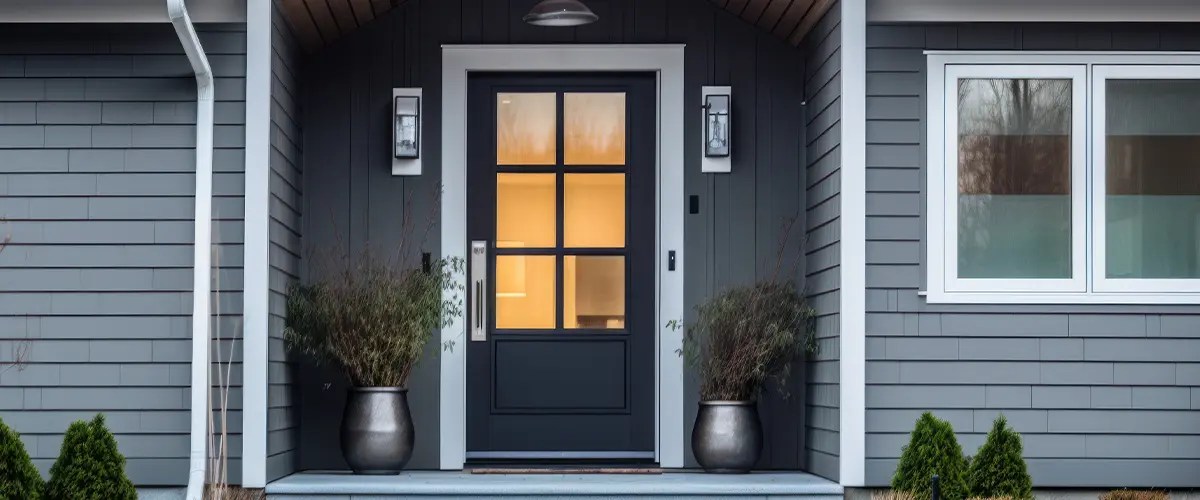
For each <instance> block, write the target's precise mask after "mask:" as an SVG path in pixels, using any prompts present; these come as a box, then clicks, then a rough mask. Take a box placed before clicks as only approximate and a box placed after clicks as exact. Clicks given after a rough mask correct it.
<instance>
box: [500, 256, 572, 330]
mask: <svg viewBox="0 0 1200 500" xmlns="http://www.w3.org/2000/svg"><path fill="white" fill-rule="evenodd" d="M554 262H555V257H554V256H553V255H497V256H496V328H520V329H542V328H554V308H555V301H554V299H555V295H554V287H555V282H556V281H557V280H556V272H555V269H554Z"/></svg>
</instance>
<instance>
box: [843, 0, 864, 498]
mask: <svg viewBox="0 0 1200 500" xmlns="http://www.w3.org/2000/svg"><path fill="white" fill-rule="evenodd" d="M867 1H868V0H841V1H840V2H838V4H839V8H841V9H842V12H841V14H842V24H841V34H842V40H841V42H842V43H841V49H840V53H841V58H842V77H841V82H842V89H841V103H842V119H841V126H842V137H841V139H842V144H841V150H842V166H841V176H842V177H841V195H840V200H841V233H842V237H841V243H840V249H841V254H840V256H839V258H840V259H841V261H840V262H841V265H840V269H841V272H842V276H841V290H840V292H839V294H840V299H841V302H840V303H839V310H838V313H839V318H840V321H841V331H840V332H839V341H840V343H841V345H840V346H839V347H840V352H839V356H838V360H839V361H838V366H839V370H840V372H839V376H840V377H841V378H839V379H838V380H839V387H838V389H839V391H840V408H839V426H838V440H839V450H840V452H839V454H838V459H839V464H838V479H839V482H840V483H841V484H842V486H866V465H867V464H866V452H867V450H866V413H867V410H866V390H867V389H866V387H867V386H866V376H867V347H866V344H867V339H866V329H867V83H866V80H867V78H866V76H867V19H866V17H867Z"/></svg>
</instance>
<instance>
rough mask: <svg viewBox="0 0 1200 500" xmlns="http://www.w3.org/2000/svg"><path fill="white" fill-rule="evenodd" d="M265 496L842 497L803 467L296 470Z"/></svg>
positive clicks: (290, 499) (375, 499)
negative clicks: (388, 472)
mask: <svg viewBox="0 0 1200 500" xmlns="http://www.w3.org/2000/svg"><path fill="white" fill-rule="evenodd" d="M267 498H268V500H276V499H277V500H359V499H362V500H366V499H368V498H369V499H370V500H384V499H399V498H418V499H425V500H432V499H448V498H459V499H476V500H482V499H484V498H486V499H489V500H499V499H505V498H542V499H546V500H548V499H550V498H554V499H570V500H589V499H597V500H599V499H604V500H613V499H622V500H632V499H636V498H653V499H656V500H667V499H688V498H704V499H705V500H724V499H728V500H735V499H736V500H746V499H754V500H765V499H772V500H782V499H804V500H842V487H841V486H840V485H838V484H837V483H834V482H832V481H829V480H826V479H823V478H820V477H817V476H814V475H811V474H806V473H803V472H761V473H752V474H743V475H716V474H703V473H699V472H665V473H663V474H528V475H522V474H471V473H470V472H420V471H414V472H405V473H403V474H400V475H398V476H355V475H352V474H349V473H339V472H327V473H319V472H304V473H299V474H293V475H291V476H288V477H285V478H283V479H280V480H278V481H275V482H273V483H271V484H269V485H267Z"/></svg>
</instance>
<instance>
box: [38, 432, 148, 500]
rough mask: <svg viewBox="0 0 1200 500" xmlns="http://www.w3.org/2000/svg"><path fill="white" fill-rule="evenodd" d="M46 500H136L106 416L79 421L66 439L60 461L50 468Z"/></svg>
mask: <svg viewBox="0 0 1200 500" xmlns="http://www.w3.org/2000/svg"><path fill="white" fill-rule="evenodd" d="M46 498H47V500H137V490H135V489H134V488H133V482H131V481H130V480H129V478H128V477H126V476H125V456H124V455H121V452H120V451H118V450H117V440H116V438H113V435H112V433H111V432H109V431H108V428H107V427H105V425H104V415H102V414H97V415H96V418H93V419H92V421H91V422H84V421H82V420H77V421H75V422H74V423H72V424H71V427H69V428H68V429H67V434H66V436H64V437H63V444H62V450H61V451H60V452H59V455H58V460H56V461H55V462H54V465H53V466H51V467H50V482H49V483H47V485H46Z"/></svg>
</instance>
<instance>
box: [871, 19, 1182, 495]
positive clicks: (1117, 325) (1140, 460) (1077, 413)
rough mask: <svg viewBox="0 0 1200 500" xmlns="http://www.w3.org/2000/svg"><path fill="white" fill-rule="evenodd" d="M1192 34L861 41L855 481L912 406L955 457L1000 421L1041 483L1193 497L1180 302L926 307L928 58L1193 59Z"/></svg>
mask: <svg viewBox="0 0 1200 500" xmlns="http://www.w3.org/2000/svg"><path fill="white" fill-rule="evenodd" d="M1196 33H1197V27H1196V26H1194V25H1191V26H1189V25H1172V26H1162V25H1144V24H1143V25H1124V26H1121V25H1071V24H1045V25H1014V24H983V25H873V26H870V27H869V28H868V30H867V43H868V49H867V82H866V83H867V93H868V96H867V143H868V144H867V191H868V192H867V318H866V319H867V335H868V337H867V359H868V362H867V394H866V397H867V399H866V403H867V408H868V410H867V415H866V418H867V420H866V425H867V441H866V446H867V482H868V484H870V485H885V484H887V483H888V481H889V479H890V477H891V475H892V473H893V472H894V470H895V467H896V459H897V457H899V455H900V448H901V446H903V445H904V444H905V442H906V441H907V439H908V432H910V431H911V430H912V425H913V422H914V421H915V420H916V418H917V416H918V415H919V414H920V412H921V411H923V410H927V409H928V410H933V411H934V412H935V413H936V414H938V415H939V416H941V417H942V418H946V419H948V420H949V421H950V422H951V423H952V424H953V425H954V428H955V430H956V431H958V433H959V439H960V441H961V442H962V444H963V449H964V451H965V452H967V453H968V454H974V453H975V452H976V450H977V449H978V447H979V446H980V445H981V444H982V442H983V440H984V437H985V434H986V433H987V431H988V430H989V428H990V426H991V423H992V420H993V419H994V418H995V417H996V416H997V415H999V414H1000V413H1001V412H1003V413H1004V414H1005V415H1006V416H1007V417H1008V418H1009V421H1010V422H1011V423H1012V425H1013V426H1014V427H1015V428H1016V430H1018V431H1020V432H1022V433H1023V435H1024V444H1025V456H1026V458H1027V460H1028V463H1029V468H1030V472H1031V473H1032V474H1033V478H1034V484H1035V485H1037V486H1042V487H1054V486H1063V487H1068V486H1080V487H1088V486H1091V487H1108V486H1113V487H1116V486H1128V487H1150V486H1154V487H1195V486H1200V475H1198V474H1197V473H1196V471H1197V470H1200V418H1198V417H1197V412H1196V411H1194V410H1197V409H1200V388H1198V387H1200V316H1197V313H1200V310H1198V309H1197V308H1195V307H1187V306H1178V307H1170V306H1146V307H1131V306H1018V305H929V304H926V303H925V300H924V299H923V298H921V297H919V296H918V295H917V293H918V290H919V289H920V287H921V286H922V284H923V281H924V278H923V273H924V267H922V261H923V260H924V258H923V256H924V253H923V251H924V249H923V246H922V242H923V238H924V235H925V220H924V219H923V218H922V214H923V213H924V210H925V205H924V203H925V200H924V197H923V196H922V189H923V186H924V184H923V182H924V178H925V177H924V174H925V172H923V171H922V169H923V166H924V164H925V151H924V150H923V147H922V144H923V140H924V137H925V135H926V130H925V127H926V124H925V122H924V110H925V101H924V98H925V96H924V95H923V94H924V93H925V85H926V84H925V57H924V55H923V54H922V51H923V50H926V49H961V50H1116V51H1121V50H1164V51H1170V50H1197V49H1200V35H1197V34H1196Z"/></svg>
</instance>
